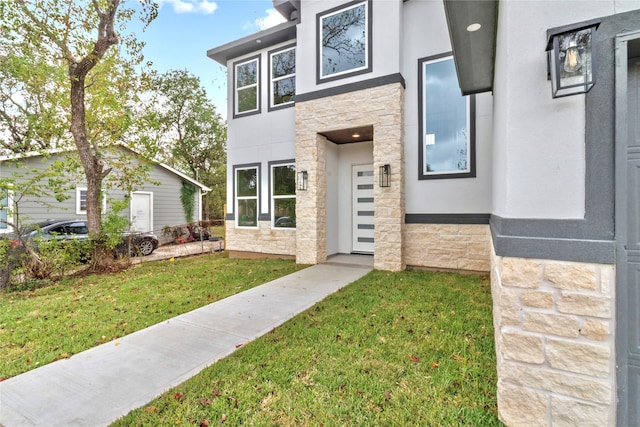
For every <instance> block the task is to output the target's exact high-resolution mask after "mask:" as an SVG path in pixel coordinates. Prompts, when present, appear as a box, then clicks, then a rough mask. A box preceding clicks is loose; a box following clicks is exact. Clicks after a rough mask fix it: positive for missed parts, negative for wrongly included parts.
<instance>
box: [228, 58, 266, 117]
mask: <svg viewBox="0 0 640 427" xmlns="http://www.w3.org/2000/svg"><path fill="white" fill-rule="evenodd" d="M233 80H234V112H233V116H234V117H237V116H241V115H245V114H252V113H259V112H260V56H255V57H253V58H249V59H247V60H244V61H240V62H236V63H234V64H233Z"/></svg>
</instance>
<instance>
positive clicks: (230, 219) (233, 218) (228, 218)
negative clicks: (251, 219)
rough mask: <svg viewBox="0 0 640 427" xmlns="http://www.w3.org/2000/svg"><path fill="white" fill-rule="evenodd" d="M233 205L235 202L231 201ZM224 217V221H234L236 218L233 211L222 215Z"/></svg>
mask: <svg viewBox="0 0 640 427" xmlns="http://www.w3.org/2000/svg"><path fill="white" fill-rule="evenodd" d="M233 206H235V202H234V203H233ZM233 206H232V208H233ZM224 219H225V220H226V221H235V219H236V214H235V212H232V213H228V214H227V215H226V216H225V217H224Z"/></svg>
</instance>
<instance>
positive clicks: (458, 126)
mask: <svg viewBox="0 0 640 427" xmlns="http://www.w3.org/2000/svg"><path fill="white" fill-rule="evenodd" d="M418 68H419V75H420V80H419V92H420V95H419V128H420V138H419V139H420V142H419V144H420V145H419V150H418V151H419V156H418V158H419V171H418V172H419V173H418V178H419V179H441V178H472V177H475V176H476V170H475V163H476V161H475V97H474V96H473V95H471V96H462V94H461V93H460V87H459V85H458V78H457V76H456V69H455V65H454V63H453V57H452V56H451V54H444V55H437V56H432V57H429V58H424V59H420V60H418Z"/></svg>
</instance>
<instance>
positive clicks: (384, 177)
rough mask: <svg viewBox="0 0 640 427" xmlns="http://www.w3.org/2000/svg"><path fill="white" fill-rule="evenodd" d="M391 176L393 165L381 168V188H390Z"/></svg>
mask: <svg viewBox="0 0 640 427" xmlns="http://www.w3.org/2000/svg"><path fill="white" fill-rule="evenodd" d="M390 175H391V165H389V164H386V165H382V166H380V187H389V186H390V184H389V176H390Z"/></svg>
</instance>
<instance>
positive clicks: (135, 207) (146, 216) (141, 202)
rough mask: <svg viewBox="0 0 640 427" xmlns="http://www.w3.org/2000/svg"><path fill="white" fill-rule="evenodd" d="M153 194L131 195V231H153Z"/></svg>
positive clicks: (137, 193)
mask: <svg viewBox="0 0 640 427" xmlns="http://www.w3.org/2000/svg"><path fill="white" fill-rule="evenodd" d="M152 213H153V193H147V192H135V193H131V231H153V216H152Z"/></svg>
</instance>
